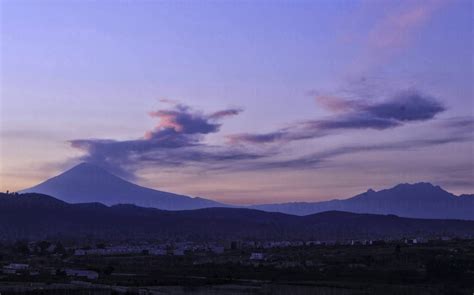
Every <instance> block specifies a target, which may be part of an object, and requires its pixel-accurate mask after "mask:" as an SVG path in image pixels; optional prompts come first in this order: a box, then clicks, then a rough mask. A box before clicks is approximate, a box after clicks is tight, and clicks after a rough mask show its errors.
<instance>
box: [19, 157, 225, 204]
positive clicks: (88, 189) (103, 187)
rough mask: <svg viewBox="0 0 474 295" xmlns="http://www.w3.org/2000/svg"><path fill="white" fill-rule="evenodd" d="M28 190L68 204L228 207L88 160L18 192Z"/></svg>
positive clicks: (26, 191)
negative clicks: (160, 188)
mask: <svg viewBox="0 0 474 295" xmlns="http://www.w3.org/2000/svg"><path fill="white" fill-rule="evenodd" d="M28 192H35V193H41V194H46V195H51V196H54V197H55V198H58V199H60V200H63V201H65V202H68V203H90V202H99V203H103V204H105V205H116V204H134V205H137V206H142V207H154V208H160V209H166V210H187V209H199V208H206V207H222V206H227V205H225V204H221V203H218V202H215V201H212V200H207V199H203V198H198V197H196V198H191V197H188V196H183V195H178V194H173V193H168V192H163V191H158V190H154V189H150V188H146V187H142V186H139V185H136V184H134V183H131V182H129V181H126V180H124V179H122V178H120V177H118V176H115V175H113V174H111V173H109V172H107V171H106V170H104V169H102V168H100V167H98V166H95V165H93V164H89V163H82V164H79V165H77V166H75V167H73V168H71V169H69V170H67V171H66V172H64V173H62V174H60V175H58V176H55V177H53V178H50V179H48V180H46V181H44V182H42V183H40V184H38V185H36V186H34V187H31V188H28V189H25V190H23V191H21V193H28Z"/></svg>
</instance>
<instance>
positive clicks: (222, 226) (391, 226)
mask: <svg viewBox="0 0 474 295" xmlns="http://www.w3.org/2000/svg"><path fill="white" fill-rule="evenodd" d="M439 236H451V237H472V236H474V221H462V220H434V219H412V218H401V217H397V216H394V215H373V214H356V213H348V212H338V211H328V212H324V213H318V214H312V215H307V216H296V215H288V214H283V213H275V212H264V211H260V210H254V209H245V208H205V209H196V210H183V211H165V210H159V209H154V208H142V207H138V206H134V205H114V206H105V205H103V204H99V203H86V204H68V203H66V202H63V201H60V200H57V199H55V198H53V197H50V196H47V195H40V194H31V193H30V194H20V195H11V194H10V195H8V194H0V238H1V239H2V240H10V239H29V240H35V239H56V238H58V239H61V238H65V239H87V240H89V241H90V240H91V239H107V240H110V241H114V240H127V241H129V240H140V241H142V240H144V239H154V240H156V239H180V240H195V241H197V240H200V241H211V240H215V241H217V240H219V241H222V240H232V239H243V240H260V241H262V240H333V241H334V240H347V239H385V238H392V239H396V238H403V237H424V238H435V237H439Z"/></svg>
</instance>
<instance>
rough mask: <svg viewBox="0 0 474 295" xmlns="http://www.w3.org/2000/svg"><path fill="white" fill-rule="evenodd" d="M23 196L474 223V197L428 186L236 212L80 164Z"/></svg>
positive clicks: (402, 186)
mask: <svg viewBox="0 0 474 295" xmlns="http://www.w3.org/2000/svg"><path fill="white" fill-rule="evenodd" d="M21 192H23V193H27V192H38V193H43V194H47V195H51V196H54V197H56V198H58V199H61V200H63V201H66V202H69V203H93V202H99V203H103V204H106V205H115V204H134V205H137V206H141V207H151V208H158V209H164V210H191V209H200V208H210V207H243V208H250V209H257V210H263V211H269V212H281V213H287V214H294V215H309V214H314V213H319V212H324V211H331V210H336V211H346V212H353V213H372V214H395V215H397V216H402V217H413V218H434V219H465V220H474V197H472V196H473V195H461V196H456V195H454V194H452V193H450V192H448V191H446V190H444V189H443V188H441V187H440V186H437V185H433V184H431V183H429V182H418V183H414V184H410V183H400V184H397V185H395V186H393V187H391V188H387V189H382V190H379V191H375V190H373V189H368V190H367V191H366V192H363V193H360V194H357V195H355V196H353V197H351V198H348V199H334V200H328V201H320V202H288V203H277V204H257V205H251V206H237V205H235V206H232V205H228V204H224V203H220V202H217V201H213V200H209V199H205V198H200V197H189V196H184V195H179V194H174V193H170V192H164V191H159V190H154V189H151V188H147V187H143V186H139V185H137V184H134V183H132V182H129V181H127V180H124V179H122V178H120V177H118V176H115V175H113V174H111V173H109V172H107V171H106V170H104V169H102V168H100V167H98V166H95V165H92V164H89V163H81V164H79V165H77V166H75V167H73V168H71V169H69V170H67V171H65V172H63V173H62V174H60V175H57V176H55V177H52V178H50V179H48V180H46V181H44V182H42V183H40V184H38V185H36V186H34V187H31V188H29V189H26V190H23V191H21Z"/></svg>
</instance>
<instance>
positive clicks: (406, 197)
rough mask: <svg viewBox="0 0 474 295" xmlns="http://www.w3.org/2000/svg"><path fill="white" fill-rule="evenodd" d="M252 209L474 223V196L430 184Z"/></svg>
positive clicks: (300, 213)
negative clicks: (358, 214)
mask: <svg viewBox="0 0 474 295" xmlns="http://www.w3.org/2000/svg"><path fill="white" fill-rule="evenodd" d="M251 208H254V209H259V210H265V211H271V212H282V213H288V214H295V215H308V214H314V213H319V212H324V211H330V210H338V211H345V212H354V213H372V214H395V215H397V216H403V217H413V218H434V219H466V220H474V196H472V195H461V196H456V195H454V194H451V193H449V192H447V191H445V190H443V189H442V188H441V187H439V186H434V185H432V184H431V183H426V182H420V183H415V184H408V183H404V184H398V185H396V186H394V187H392V188H390V189H384V190H380V191H374V190H372V189H369V190H368V191H367V192H365V193H362V194H359V195H356V196H354V197H352V198H349V199H345V200H331V201H323V202H313V203H310V202H293V203H281V204H263V205H254V206H251Z"/></svg>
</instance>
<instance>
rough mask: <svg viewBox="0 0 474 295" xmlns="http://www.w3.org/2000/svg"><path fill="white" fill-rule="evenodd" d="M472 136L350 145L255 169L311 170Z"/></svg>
mask: <svg viewBox="0 0 474 295" xmlns="http://www.w3.org/2000/svg"><path fill="white" fill-rule="evenodd" d="M473 140H474V137H473V136H472V135H448V136H445V137H437V138H427V139H416V140H405V141H399V142H388V143H383V144H372V145H348V146H342V147H337V148H333V149H329V150H326V151H322V152H318V153H313V154H310V155H305V156H302V157H299V158H295V159H290V160H284V161H271V162H260V163H257V164H256V165H255V166H254V167H253V169H273V168H279V169H287V168H293V169H311V168H317V167H320V166H321V165H322V164H323V163H324V162H325V161H326V160H328V159H331V158H335V157H338V156H343V155H352V154H356V153H363V152H375V151H401V150H403V151H406V150H409V149H417V148H425V147H430V146H438V145H444V144H449V143H456V142H469V141H473Z"/></svg>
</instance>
